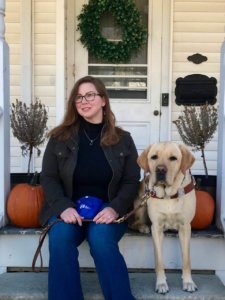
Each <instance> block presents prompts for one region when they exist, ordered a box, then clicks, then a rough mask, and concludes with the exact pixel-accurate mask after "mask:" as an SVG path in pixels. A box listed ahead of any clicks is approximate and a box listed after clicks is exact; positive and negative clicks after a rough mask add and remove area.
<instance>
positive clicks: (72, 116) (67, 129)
mask: <svg viewBox="0 0 225 300" xmlns="http://www.w3.org/2000/svg"><path fill="white" fill-rule="evenodd" d="M83 83H92V84H93V85H94V86H95V88H96V90H97V92H98V93H99V94H100V96H101V97H103V98H104V100H105V106H104V107H103V122H104V124H105V126H104V130H103V133H102V137H101V144H102V145H105V146H108V145H114V144H116V143H118V141H119V140H120V137H121V135H122V134H123V132H124V131H123V130H122V129H121V128H119V127H117V126H115V123H116V120H115V115H114V113H113V112H112V110H111V107H110V103H109V97H108V94H107V91H106V88H105V85H104V83H103V82H102V81H101V80H100V79H98V78H95V77H92V76H85V77H82V78H80V79H79V80H78V81H77V82H76V83H75V84H74V86H73V89H72V91H71V93H70V97H69V100H68V103H67V109H66V112H65V115H64V119H63V122H62V123H61V124H60V125H59V126H57V127H55V128H53V129H52V130H51V131H50V132H49V136H54V137H56V138H58V139H59V140H66V139H69V138H70V137H71V136H72V135H74V134H75V133H77V132H78V129H79V126H80V119H81V116H80V115H79V114H78V112H77V109H76V105H75V98H76V96H77V94H78V90H79V87H80V85H81V84H83Z"/></svg>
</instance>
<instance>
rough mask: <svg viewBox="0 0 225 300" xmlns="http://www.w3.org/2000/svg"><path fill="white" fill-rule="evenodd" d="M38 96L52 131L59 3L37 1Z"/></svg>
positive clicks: (35, 78)
mask: <svg viewBox="0 0 225 300" xmlns="http://www.w3.org/2000/svg"><path fill="white" fill-rule="evenodd" d="M33 22H34V25H33V26H34V33H33V39H34V66H33V67H34V69H33V84H34V95H35V97H38V98H39V99H40V100H41V101H42V103H44V104H45V105H46V107H47V109H48V116H49V119H48V128H49V129H51V128H52V127H54V126H55V105H56V102H55V97H56V87H55V82H56V1H53V0H52V1H51V0H46V1H43V0H42V1H39V0H36V1H34V20H33ZM40 149H41V156H39V157H37V153H35V155H34V161H35V170H37V171H40V170H41V164H42V157H43V153H44V147H43V145H41V147H40Z"/></svg>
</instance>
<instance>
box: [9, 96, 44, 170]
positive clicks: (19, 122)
mask: <svg viewBox="0 0 225 300" xmlns="http://www.w3.org/2000/svg"><path fill="white" fill-rule="evenodd" d="M47 120H48V114H47V110H46V108H45V105H44V104H41V101H40V100H38V99H36V100H35V101H34V103H31V104H30V106H27V105H26V103H23V102H22V101H19V100H18V99H16V103H13V104H12V105H11V113H10V121H11V127H12V133H13V135H14V136H15V137H16V138H17V139H18V140H19V142H20V143H21V144H22V146H21V149H22V155H23V156H26V155H29V161H28V171H27V172H28V174H30V164H31V158H32V155H33V149H34V148H35V149H37V155H38V156H40V154H41V150H40V149H39V147H38V146H40V145H41V144H42V143H43V142H44V141H45V138H46V132H47V129H48V128H47Z"/></svg>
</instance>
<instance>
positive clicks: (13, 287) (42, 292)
mask: <svg viewBox="0 0 225 300" xmlns="http://www.w3.org/2000/svg"><path fill="white" fill-rule="evenodd" d="M129 276H130V282H131V288H132V291H133V295H134V297H135V298H136V299H137V300H158V299H164V300H180V299H182V300H188V299H196V300H203V299H204V300H225V286H224V285H223V284H222V283H221V281H220V280H219V279H218V277H217V276H216V275H214V274H193V279H194V281H195V283H196V284H197V286H198V291H197V292H195V293H191V294H190V293H187V292H184V291H182V290H181V274H180V273H174V272H173V273H168V274H167V279H168V284H169V286H170V292H169V293H168V294H166V295H159V294H157V293H155V292H154V284H155V274H154V272H144V273H129ZM81 280H82V286H83V290H84V299H85V300H103V299H104V298H103V296H102V293H101V290H100V287H99V283H98V280H97V276H96V273H95V272H82V273H81ZM0 299H1V300H18V299H20V300H31V299H32V300H47V273H46V272H42V273H31V272H16V273H4V274H2V275H0ZM124 300H126V299H124Z"/></svg>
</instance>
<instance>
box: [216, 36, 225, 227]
mask: <svg viewBox="0 0 225 300" xmlns="http://www.w3.org/2000/svg"><path fill="white" fill-rule="evenodd" d="M219 94H220V100H219V111H218V117H219V118H218V123H219V128H218V150H217V151H218V159H217V161H218V164H217V189H216V190H217V197H216V200H217V203H216V211H217V216H216V222H217V226H218V227H219V228H221V229H222V230H223V231H224V232H225V41H224V43H223V45H222V48H221V60H220V93H219Z"/></svg>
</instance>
